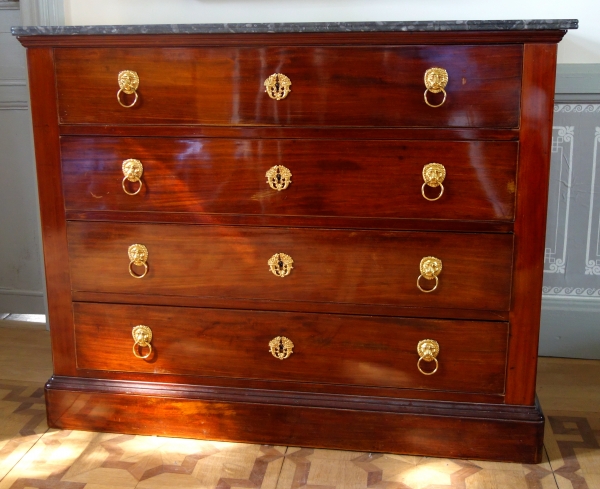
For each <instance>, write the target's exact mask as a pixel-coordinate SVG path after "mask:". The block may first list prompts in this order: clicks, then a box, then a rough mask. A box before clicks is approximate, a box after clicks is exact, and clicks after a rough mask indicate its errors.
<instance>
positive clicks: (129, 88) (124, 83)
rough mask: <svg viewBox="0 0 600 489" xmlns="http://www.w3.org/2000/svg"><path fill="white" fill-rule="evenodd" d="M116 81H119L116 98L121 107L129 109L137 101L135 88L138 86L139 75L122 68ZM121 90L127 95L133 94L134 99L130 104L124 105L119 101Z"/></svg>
mask: <svg viewBox="0 0 600 489" xmlns="http://www.w3.org/2000/svg"><path fill="white" fill-rule="evenodd" d="M117 81H118V82H119V91H118V92H117V100H118V101H119V104H121V106H122V107H125V108H126V109H130V108H131V107H133V106H134V105H135V104H136V102H137V101H138V93H137V89H138V87H139V86H140V77H139V76H138V74H137V73H136V72H135V71H131V70H123V71H121V72H120V73H119V75H118V76H117ZM121 92H122V93H126V94H127V95H131V94H132V93H133V94H135V99H134V100H133V102H132V103H131V104H130V105H126V104H124V103H123V102H122V101H121Z"/></svg>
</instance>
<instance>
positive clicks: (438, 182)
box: [421, 163, 446, 202]
mask: <svg viewBox="0 0 600 489" xmlns="http://www.w3.org/2000/svg"><path fill="white" fill-rule="evenodd" d="M445 178H446V168H444V165H442V164H441V163H429V164H427V165H425V166H424V167H423V180H424V181H425V183H424V184H423V186H422V187H421V195H423V197H424V198H425V199H427V200H429V201H430V202H433V201H435V200H438V199H439V198H440V197H441V196H442V195H443V194H444V186H443V185H442V182H443V181H444V179H445ZM427 186H429V187H440V193H439V194H438V196H437V197H434V198H433V199H431V198H429V197H427V195H425V187H427Z"/></svg>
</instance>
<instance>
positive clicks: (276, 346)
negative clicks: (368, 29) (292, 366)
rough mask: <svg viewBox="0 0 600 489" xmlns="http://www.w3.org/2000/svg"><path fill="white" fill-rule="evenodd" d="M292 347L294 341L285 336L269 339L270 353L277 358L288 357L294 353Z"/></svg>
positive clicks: (283, 358)
mask: <svg viewBox="0 0 600 489" xmlns="http://www.w3.org/2000/svg"><path fill="white" fill-rule="evenodd" d="M293 348H294V343H292V340H290V339H289V338H286V337H285V336H277V337H276V338H273V339H272V340H271V341H269V351H270V352H271V355H273V356H274V357H275V358H278V359H279V360H285V359H286V358H289V356H290V355H291V354H292V353H294V352H293V351H292V350H293Z"/></svg>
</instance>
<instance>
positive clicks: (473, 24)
mask: <svg viewBox="0 0 600 489" xmlns="http://www.w3.org/2000/svg"><path fill="white" fill-rule="evenodd" d="M578 24H579V21H578V20H576V19H558V20H556V19H555V20H540V19H536V20H452V21H449V20H443V21H442V20H440V21H418V22H414V21H402V22H302V23H281V24H149V25H87V26H30V27H13V28H12V33H13V35H15V36H39V35H44V36H62V35H67V36H71V35H95V34H96V35H97V34H105V35H106V34H108V35H110V34H113V35H116V34H230V33H240V34H248V33H259V34H263V33H278V32H419V31H421V32H434V31H514V30H517V31H521V30H549V29H561V30H562V29H577V27H578Z"/></svg>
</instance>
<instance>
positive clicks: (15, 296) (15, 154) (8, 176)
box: [0, 2, 45, 314]
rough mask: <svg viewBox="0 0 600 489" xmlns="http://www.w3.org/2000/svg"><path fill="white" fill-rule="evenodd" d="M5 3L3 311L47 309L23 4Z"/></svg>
mask: <svg viewBox="0 0 600 489" xmlns="http://www.w3.org/2000/svg"><path fill="white" fill-rule="evenodd" d="M10 3H12V5H8V4H9V2H0V313H25V314H27V313H44V312H45V300H44V274H43V269H42V256H41V237H40V223H39V214H38V198H37V180H36V175H35V163H34V158H33V141H32V133H31V113H30V111H29V90H28V88H27V68H26V65H25V49H24V48H23V47H22V46H21V45H20V44H19V42H18V41H17V40H16V39H15V38H14V37H13V36H12V35H11V33H10V27H11V26H13V25H19V24H20V13H19V4H18V3H15V2H10Z"/></svg>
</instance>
